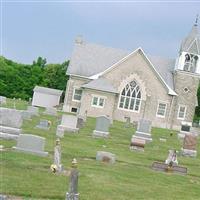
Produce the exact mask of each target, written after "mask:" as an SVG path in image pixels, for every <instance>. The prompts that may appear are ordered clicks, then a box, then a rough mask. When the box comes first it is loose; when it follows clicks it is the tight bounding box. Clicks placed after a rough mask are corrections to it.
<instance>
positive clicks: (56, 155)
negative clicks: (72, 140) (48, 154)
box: [54, 139, 62, 172]
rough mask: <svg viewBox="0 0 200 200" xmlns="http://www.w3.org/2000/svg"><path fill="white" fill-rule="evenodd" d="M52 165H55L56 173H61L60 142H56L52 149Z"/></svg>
mask: <svg viewBox="0 0 200 200" xmlns="http://www.w3.org/2000/svg"><path fill="white" fill-rule="evenodd" d="M54 165H56V169H57V172H61V171H62V164H61V146H60V140H58V139H57V140H56V146H55V147H54Z"/></svg>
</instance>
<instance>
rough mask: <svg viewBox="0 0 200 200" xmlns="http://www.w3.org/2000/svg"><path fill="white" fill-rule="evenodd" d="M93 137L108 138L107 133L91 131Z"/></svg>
mask: <svg viewBox="0 0 200 200" xmlns="http://www.w3.org/2000/svg"><path fill="white" fill-rule="evenodd" d="M92 136H93V137H95V138H96V137H97V138H98V137H100V138H101V137H102V138H108V136H109V132H103V131H97V130H94V131H93V134H92Z"/></svg>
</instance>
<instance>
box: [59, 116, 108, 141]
mask: <svg viewBox="0 0 200 200" xmlns="http://www.w3.org/2000/svg"><path fill="white" fill-rule="evenodd" d="M86 119H87V116H80V115H78V116H75V115H66V114H64V115H62V120H61V124H60V125H58V127H57V131H56V135H57V136H58V137H63V136H64V132H65V131H68V132H78V131H79V129H80V128H82V127H83V126H84V123H85V122H86ZM111 123H112V122H111V120H110V118H108V117H107V116H99V117H97V118H96V128H95V130H94V131H93V136H94V137H108V136H109V127H110V125H111Z"/></svg>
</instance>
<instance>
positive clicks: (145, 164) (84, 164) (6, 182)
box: [0, 101, 200, 200]
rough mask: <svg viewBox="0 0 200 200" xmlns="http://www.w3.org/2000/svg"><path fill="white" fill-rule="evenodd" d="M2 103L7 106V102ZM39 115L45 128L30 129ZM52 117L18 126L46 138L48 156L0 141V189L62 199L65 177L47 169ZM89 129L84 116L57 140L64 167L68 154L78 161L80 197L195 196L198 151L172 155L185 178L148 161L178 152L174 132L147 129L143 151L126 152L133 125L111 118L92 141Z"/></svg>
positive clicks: (192, 199) (168, 199)
mask: <svg viewBox="0 0 200 200" xmlns="http://www.w3.org/2000/svg"><path fill="white" fill-rule="evenodd" d="M8 106H9V107H12V102H10V103H9V104H8ZM26 106H27V103H25V102H23V101H19V102H18V103H16V107H17V108H20V109H23V108H25V107H26ZM60 115H61V113H60ZM40 118H41V119H48V120H50V121H52V126H51V128H50V130H49V131H45V130H40V129H35V126H36V124H38V122H39V120H40ZM58 118H59V117H52V116H47V115H43V114H41V115H40V117H34V118H33V119H32V121H29V120H26V121H24V124H23V131H24V133H29V134H36V135H39V136H43V137H45V138H46V147H45V150H46V151H48V152H49V156H48V157H45V158H43V157H38V156H35V155H30V154H24V153H19V152H14V151H12V149H11V147H12V146H15V145H16V142H14V141H5V140H2V141H1V145H4V146H5V147H6V151H3V152H1V162H0V163H1V165H0V168H1V179H0V186H1V187H0V193H3V194H9V195H14V196H20V197H23V199H65V193H66V192H67V191H68V179H69V177H68V176H65V175H55V174H53V173H51V171H50V169H49V168H50V165H51V164H52V162H53V149H54V145H55V139H56V136H55V131H56V126H57V123H58ZM94 127H95V119H94V118H88V120H87V123H86V126H85V127H84V128H83V129H81V130H80V132H79V134H70V133H68V134H66V135H65V137H64V138H62V139H61V148H62V164H63V165H64V168H65V169H69V167H70V163H71V160H72V158H74V157H76V158H77V160H78V163H79V166H78V168H79V170H80V177H79V192H80V199H81V200H94V199H95V200H134V199H145V200H150V199H152V200H156V199H157V200H161V199H165V200H175V199H176V200H178V199H181V200H183V199H184V200H186V199H187V200H197V199H200V154H198V157H197V158H186V157H178V161H179V164H180V165H181V166H185V167H187V168H188V175H186V176H181V175H176V174H166V173H160V172H155V171H153V170H151V165H152V163H153V161H164V160H165V159H166V157H167V155H168V150H169V149H173V148H175V149H177V150H180V148H181V142H180V141H179V140H178V139H177V135H176V132H173V135H172V136H170V131H169V130H166V129H158V128H153V130H152V136H153V142H152V143H150V144H147V145H146V146H145V151H144V152H135V151H134V152H131V151H130V150H129V143H130V139H131V136H132V134H133V133H134V131H135V130H134V129H133V128H124V123H122V122H117V121H114V124H113V126H112V127H111V128H110V138H109V139H94V138H92V137H91V135H92V131H93V129H94ZM160 137H162V138H166V139H167V142H161V141H160V140H159V138H160ZM199 144H200V142H199ZM99 150H103V151H109V152H111V153H114V154H116V156H117V161H116V163H115V164H114V165H109V164H104V163H101V162H97V161H96V160H95V156H96V152H97V151H99ZM198 152H200V145H198Z"/></svg>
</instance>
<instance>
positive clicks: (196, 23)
mask: <svg viewBox="0 0 200 200" xmlns="http://www.w3.org/2000/svg"><path fill="white" fill-rule="evenodd" d="M198 21H199V15H198V14H197V17H196V20H195V24H194V25H195V26H198Z"/></svg>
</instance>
